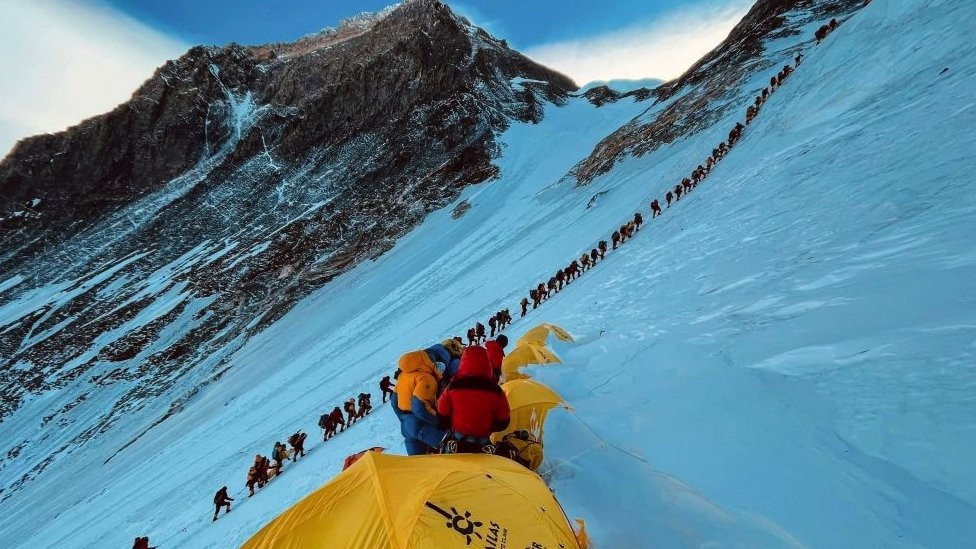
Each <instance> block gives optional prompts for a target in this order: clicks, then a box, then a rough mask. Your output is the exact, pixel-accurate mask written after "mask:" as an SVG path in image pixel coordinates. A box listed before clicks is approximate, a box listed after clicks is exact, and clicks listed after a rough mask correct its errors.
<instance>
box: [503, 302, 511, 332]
mask: <svg viewBox="0 0 976 549" xmlns="http://www.w3.org/2000/svg"><path fill="white" fill-rule="evenodd" d="M502 314H503V315H504V316H503V318H502V329H505V328H508V327H509V326H511V325H512V310H511V309H509V308H508V307H505V308H504V309H502Z"/></svg>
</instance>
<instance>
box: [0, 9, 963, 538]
mask: <svg viewBox="0 0 976 549" xmlns="http://www.w3.org/2000/svg"><path fill="white" fill-rule="evenodd" d="M923 4H924V5H923ZM974 14H976V10H973V9H972V7H971V5H970V4H969V2H967V1H965V0H955V1H948V0H945V1H938V0H933V1H928V2H925V3H920V2H905V1H902V0H874V1H873V2H872V3H871V4H870V5H869V6H867V7H866V8H865V9H863V10H862V11H861V12H859V13H857V14H856V15H855V16H854V17H853V18H852V19H851V20H850V21H848V22H846V23H845V24H844V25H842V26H841V27H840V28H839V29H838V30H837V31H836V32H835V33H834V34H833V35H831V36H830V37H829V38H828V39H827V41H825V42H824V44H823V45H821V46H820V47H817V48H808V49H807V50H806V54H807V55H806V59H805V61H804V63H803V65H802V66H801V67H800V69H799V70H798V72H797V73H796V74H795V75H793V76H792V77H791V79H790V80H789V82H788V83H787V84H786V85H785V87H784V88H782V89H781V90H779V91H777V92H776V93H775V94H774V96H773V97H772V99H771V100H770V101H769V102H768V103H767V105H766V106H765V107H764V109H763V111H762V113H761V114H760V116H759V118H758V119H757V121H756V122H755V123H754V124H753V125H752V126H750V127H749V128H748V129H747V131H746V133H745V136H744V138H743V140H742V141H741V142H740V144H738V145H737V146H736V148H735V149H734V150H733V151H732V153H731V154H730V155H729V156H728V157H727V158H726V159H725V160H724V161H723V162H722V163H721V164H720V165H719V166H718V167H717V169H715V170H714V171H713V172H712V174H711V176H710V177H709V178H708V179H707V180H706V182H705V183H704V184H703V185H702V186H700V187H699V188H698V189H697V190H695V191H694V192H693V193H691V195H689V196H688V197H686V198H684V199H682V200H681V201H680V202H679V203H678V204H677V205H676V206H673V207H672V208H671V209H670V210H667V211H665V215H664V216H663V217H662V218H659V219H655V220H653V221H651V220H650V215H649V214H647V213H646V205H647V199H648V197H650V196H652V195H660V194H661V193H662V192H663V191H664V190H665V187H666V186H668V184H669V183H670V184H673V182H674V181H676V180H678V179H680V177H681V176H683V175H684V174H685V173H686V172H689V171H690V170H691V169H692V168H693V167H694V166H695V165H697V164H698V163H699V162H701V161H702V160H703V159H704V157H705V155H706V154H707V153H708V151H711V148H712V147H713V146H715V145H716V144H717V143H718V142H719V141H721V140H722V138H723V137H724V134H725V133H727V131H728V129H729V128H730V127H731V126H732V125H733V123H734V120H735V118H734V117H732V116H731V115H730V117H729V118H727V119H726V120H724V121H723V122H722V123H720V124H719V125H717V126H716V127H714V128H712V129H711V130H709V131H705V132H702V133H701V134H698V135H695V136H694V137H692V138H688V139H685V140H682V141H679V142H677V143H674V144H673V145H671V146H665V147H662V148H660V149H658V150H657V151H656V152H654V153H653V154H650V155H647V156H645V157H642V158H639V159H629V160H626V161H623V162H620V163H618V164H617V166H616V168H615V169H614V170H613V171H611V172H610V173H608V174H606V175H604V176H601V177H599V178H597V180H596V181H594V182H593V183H592V184H590V185H588V186H585V187H582V188H572V186H571V185H570V184H566V183H563V184H560V185H556V184H555V182H556V181H558V180H560V179H561V178H562V176H563V175H564V174H565V173H566V171H567V170H568V169H569V168H571V167H572V166H573V165H574V164H575V162H577V161H578V160H579V159H580V158H581V157H583V156H585V155H586V154H588V153H589V152H590V150H591V149H592V147H593V145H594V144H595V143H596V142H597V141H598V140H599V139H600V138H601V137H602V136H604V135H606V134H607V133H609V132H610V131H612V130H613V129H615V128H616V127H618V126H619V125H620V124H622V123H623V122H625V121H626V120H628V119H629V118H630V117H632V116H634V115H635V114H637V113H639V112H640V111H642V110H643V109H644V108H646V105H647V103H644V104H635V103H633V101H632V100H631V99H626V100H623V101H621V102H618V103H615V104H610V105H606V106H604V107H602V108H600V109H597V108H595V107H593V106H591V105H590V104H589V103H588V102H586V101H585V99H582V98H578V99H575V100H573V101H571V102H570V103H569V104H568V105H566V106H564V107H559V108H556V107H552V108H550V109H549V110H548V111H547V112H546V117H545V120H544V121H543V122H542V123H541V124H539V125H517V126H513V127H512V128H511V129H510V130H509V131H508V132H507V134H506V135H505V143H506V149H505V151H504V155H503V157H502V158H501V160H500V161H499V162H500V166H501V168H502V178H501V179H500V180H499V181H494V182H491V183H486V184H483V185H479V186H477V187H473V188H469V189H467V190H466V191H465V192H464V194H463V196H462V197H461V198H460V199H459V200H468V201H470V203H471V205H472V208H471V210H470V211H469V212H468V213H467V214H465V215H464V216H463V217H461V218H460V219H459V220H453V219H451V215H450V212H451V210H452V208H451V207H448V208H445V209H444V210H442V211H439V212H436V213H434V214H433V215H431V216H430V217H429V219H428V220H427V221H426V222H425V223H424V224H423V225H422V226H421V227H419V228H418V229H416V230H415V231H413V232H412V233H410V234H409V235H407V236H406V237H404V238H402V239H401V240H400V241H399V242H398V243H397V246H396V247H395V248H394V249H393V250H392V251H390V252H389V253H387V254H386V255H384V256H382V258H380V260H379V261H375V262H370V263H366V264H362V265H360V266H359V267H357V268H356V269H355V270H353V271H352V272H350V273H347V274H346V275H343V276H341V277H339V278H338V279H336V280H335V281H334V282H333V283H330V284H329V285H328V286H326V287H325V288H323V289H322V290H321V291H319V292H317V293H316V294H314V295H312V296H311V297H309V298H308V299H306V300H305V301H304V302H303V303H301V304H300V305H299V306H297V307H296V308H295V309H294V310H292V311H291V312H290V313H289V314H288V315H286V316H285V317H284V318H282V319H281V320H280V321H279V322H277V323H276V324H274V325H273V326H271V327H270V328H269V329H268V330H266V331H265V332H263V333H262V334H261V335H259V336H258V337H255V338H254V339H252V340H251V341H250V342H249V343H248V344H247V345H245V347H244V348H243V349H242V350H241V351H240V352H238V353H237V354H236V355H235V356H234V357H233V358H232V360H233V362H234V365H233V367H232V368H229V369H228V370H227V372H226V374H225V375H224V376H223V377H222V378H221V379H220V380H219V381H218V382H215V383H212V384H210V385H209V386H208V387H207V388H206V389H205V390H203V391H201V392H200V394H199V395H198V396H197V397H196V398H195V399H193V400H191V401H190V402H188V403H187V404H186V405H185V408H184V409H183V410H181V411H180V412H179V413H177V414H175V415H173V416H171V417H170V418H169V419H167V420H166V421H164V422H162V423H161V424H159V425H158V426H156V427H154V428H152V429H150V430H149V431H148V433H147V434H146V435H145V436H143V437H142V438H141V439H139V440H138V441H137V442H135V443H133V444H132V445H130V446H128V447H127V448H125V449H124V450H123V451H122V452H120V453H118V454H117V455H116V456H115V457H114V458H113V459H112V460H111V461H109V462H108V463H103V462H104V461H105V460H106V459H107V458H108V457H109V456H111V455H113V454H115V452H116V451H117V450H118V449H119V448H120V447H121V446H123V445H124V444H125V442H127V441H123V440H113V439H111V438H110V437H103V438H100V439H96V440H95V441H93V442H91V443H90V444H89V446H88V451H87V452H86V453H85V454H84V455H79V454H76V455H75V456H74V457H73V458H72V460H71V462H70V463H61V462H56V463H54V464H52V465H51V468H50V470H49V471H47V472H45V476H43V477H41V478H44V479H46V481H45V482H40V481H35V482H33V483H31V484H30V485H28V486H25V487H24V488H23V489H22V490H21V491H19V492H17V493H15V494H14V495H13V496H12V497H11V498H10V499H8V500H6V501H4V502H3V503H2V504H0V545H3V546H5V547H11V546H13V547H124V546H126V545H125V544H126V543H131V540H132V538H134V537H135V536H137V535H149V536H150V537H151V540H152V543H153V544H154V545H156V544H158V545H160V546H162V547H233V546H237V545H239V544H240V543H241V542H243V541H244V540H246V539H247V538H249V537H250V536H251V535H252V534H253V533H254V532H256V531H257V530H258V529H259V528H261V527H262V526H263V525H264V524H265V523H266V522H267V521H269V520H271V519H272V518H273V517H274V516H276V515H277V514H279V513H280V512H281V511H283V510H284V509H286V508H287V507H288V506H290V505H292V504H293V503H295V502H296V501H298V500H299V499H301V498H302V497H303V496H305V495H306V494H307V493H309V492H310V491H312V490H314V489H315V488H316V487H318V486H320V485H321V484H322V483H324V482H326V481H328V480H329V479H330V478H331V477H332V476H334V475H335V474H336V473H337V472H338V471H339V469H340V464H341V461H342V458H343V457H345V456H346V455H347V454H350V453H352V452H355V451H358V450H361V449H362V448H365V447H368V446H372V445H377V444H378V445H383V446H387V447H389V448H391V449H392V450H394V451H398V452H399V451H402V445H401V440H400V438H399V436H398V432H399V429H398V425H397V423H396V421H395V418H394V416H393V414H392V413H391V412H390V410H389V409H388V406H380V405H379V398H378V397H377V399H376V405H377V406H376V408H377V409H376V411H375V412H374V413H373V414H372V415H371V416H369V417H368V418H367V419H366V420H364V421H363V422H362V423H361V424H360V425H357V426H355V427H353V428H352V429H351V430H350V431H347V432H346V433H343V434H341V435H340V436H339V437H338V438H336V439H335V440H333V441H330V442H328V443H325V444H321V443H313V444H310V446H311V453H310V455H309V457H308V458H306V459H305V460H302V461H299V462H298V463H297V464H296V465H294V466H292V467H290V468H289V469H288V470H286V472H285V473H284V475H283V476H282V477H280V478H278V479H276V480H274V481H272V483H271V484H270V485H269V486H268V487H266V488H265V489H264V490H262V491H260V492H258V494H257V495H256V496H254V497H253V498H247V497H246V494H245V493H244V488H243V482H244V477H245V473H246V471H247V467H248V465H249V463H250V462H251V460H252V459H253V457H254V454H255V453H258V452H260V453H262V454H267V453H269V452H270V450H271V446H272V444H273V443H274V441H275V440H284V439H285V438H286V437H287V435H288V434H289V433H291V432H293V431H294V430H295V429H297V428H299V427H301V428H304V429H305V430H306V431H308V432H309V433H310V442H311V441H313V440H314V441H317V440H319V436H320V435H319V431H318V430H317V429H316V428H315V422H316V419H317V417H318V415H319V414H320V413H323V412H325V411H327V409H330V408H331V406H332V405H334V404H336V403H339V402H340V401H341V400H342V399H343V398H345V397H348V396H350V395H353V394H355V393H358V392H359V391H362V390H370V391H372V392H373V393H374V394H376V392H377V390H376V385H375V382H376V381H377V380H378V379H379V378H380V377H381V376H382V375H384V374H387V373H390V372H391V369H392V368H391V365H392V364H393V363H394V362H395V361H396V359H397V357H398V356H399V355H400V354H401V353H402V352H404V351H407V350H411V349H414V348H418V347H421V346H426V345H427V344H429V343H431V342H432V341H434V340H436V339H441V338H443V337H447V336H450V335H453V334H459V333H462V331H463V329H465V328H466V327H467V326H468V325H469V324H470V323H471V322H473V320H472V319H474V318H479V319H482V318H484V317H486V316H487V314H489V313H491V312H494V311H495V310H497V309H499V308H502V307H505V306H510V307H512V309H513V311H514V312H516V316H517V308H516V303H517V301H518V298H519V297H520V296H521V295H523V293H524V292H525V291H526V290H527V289H528V287H529V285H530V284H531V283H535V282H538V281H539V280H543V279H547V278H548V277H549V276H550V273H551V272H552V271H554V270H555V269H556V268H557V267H559V266H561V265H565V264H566V263H567V262H568V261H569V260H570V259H571V258H573V257H574V256H576V255H578V254H579V253H580V252H582V251H583V250H584V249H586V250H588V249H589V248H590V247H592V246H593V245H594V244H595V243H596V241H597V240H599V238H601V237H603V238H605V237H606V235H607V234H608V233H609V232H610V231H611V229H612V228H613V226H614V225H618V224H619V223H621V222H623V221H625V220H626V219H627V218H628V217H629V216H631V215H632V214H633V212H634V211H635V209H636V208H637V207H638V206H640V207H641V208H644V209H645V219H646V221H647V223H646V225H645V228H644V229H643V230H641V231H640V233H638V235H637V236H636V238H635V239H634V240H633V241H631V242H629V243H627V244H625V245H624V246H623V247H622V249H620V250H618V251H614V252H611V253H610V254H608V255H607V259H606V261H605V262H603V263H601V264H600V265H599V266H598V267H597V268H596V269H595V270H593V271H591V272H587V273H586V274H585V275H584V276H583V277H582V278H581V279H580V280H579V281H577V282H574V283H573V284H571V285H570V286H569V287H568V289H566V290H564V291H563V292H562V293H560V294H559V295H558V296H557V297H556V298H555V299H553V300H552V301H551V302H548V303H546V304H544V305H543V306H542V308H541V309H540V310H538V311H534V312H532V314H531V317H530V318H529V319H528V320H527V321H520V320H517V321H516V323H515V324H514V325H513V327H512V329H511V330H510V332H511V333H510V334H509V336H510V338H511V339H512V340H513V341H514V340H515V339H516V338H517V336H518V335H520V334H521V333H522V332H523V331H524V330H525V329H527V328H528V327H530V326H532V325H534V324H535V323H537V322H540V321H549V322H555V323H557V324H560V325H562V326H564V327H566V328H567V329H569V330H570V331H571V332H572V333H574V334H575V335H576V336H577V337H578V340H577V342H576V343H575V344H571V345H570V344H560V345H559V346H557V347H556V351H557V352H558V353H559V354H560V356H561V357H562V358H563V359H564V362H565V364H562V365H557V366H552V367H546V368H543V367H537V368H534V369H532V370H531V372H532V373H533V375H534V376H536V378H537V379H540V380H541V381H543V382H545V383H547V384H549V385H550V386H552V387H553V388H555V389H556V390H557V391H558V392H560V393H561V394H562V395H563V396H564V397H565V398H566V399H567V400H568V401H569V403H570V404H571V405H572V407H573V412H572V413H570V412H567V411H559V410H557V411H554V412H553V413H552V414H551V415H550V420H549V424H548V427H547V431H546V443H547V446H546V458H547V459H546V462H545V463H544V464H543V467H542V469H543V472H544V473H545V476H546V477H547V478H548V479H550V481H551V486H552V487H553V489H554V491H555V493H556V496H557V497H558V498H559V499H560V501H561V502H562V503H563V505H564V507H565V508H566V511H567V513H568V514H569V516H570V517H577V516H578V517H583V518H585V519H586V520H587V525H588V529H589V531H590V534H591V536H592V537H593V538H594V539H595V541H596V542H597V543H598V546H599V547H701V546H738V547H792V546H809V547H831V548H833V547H922V546H925V547H962V546H967V545H971V544H972V543H973V540H974V539H976V459H974V458H976V436H974V434H976V402H974V401H976V360H974V359H976V307H974V305H976V303H974V301H976V285H974V283H973V281H974V280H976V246H974V235H976V197H974V195H973V192H972V189H973V183H972V175H971V173H972V169H973V166H976V142H974V141H976V137H974V134H973V132H972V131H971V128H973V127H976V99H974V96H973V93H972V90H973V89H974V88H976V67H974V60H976V51H974V49H976V47H974V45H973V42H972V40H971V36H970V35H971V30H972V29H973V28H976V17H974ZM807 38H808V37H806V36H804V37H794V38H793V40H795V41H799V40H806V39H807ZM783 61H784V62H785V59H784V60H783ZM944 68H947V69H948V70H946V71H943V69H944ZM763 78H768V75H757V77H756V79H755V82H754V85H757V86H758V85H760V84H758V82H760V81H762V80H763ZM744 109H745V105H742V108H741V109H739V108H736V109H735V112H736V113H741V112H742V111H744ZM597 193H602V194H600V196H599V198H598V199H597V200H596V201H595V202H593V205H592V207H590V208H587V204H589V203H590V199H591V197H593V196H594V195H596V194H597ZM7 284H10V282H7ZM174 291H176V289H174ZM44 398H45V397H43V396H41V397H37V400H36V401H35V402H32V403H30V406H31V407H32V409H34V410H38V411H39V413H40V411H42V410H43V409H44V406H43V399H44ZM154 417H155V416H140V417H134V418H132V421H136V422H144V423H146V427H149V424H150V423H151V421H152V420H153V419H154ZM4 474H10V475H19V474H20V472H19V471H5V472H4ZM224 484H226V485H228V486H229V487H230V488H231V493H232V495H233V496H234V497H236V498H237V500H236V501H235V507H234V510H233V512H232V513H230V514H229V515H227V516H222V517H221V519H220V520H219V521H218V522H217V523H216V524H212V523H211V521H210V517H211V514H212V511H213V510H212V506H211V496H212V495H213V493H214V491H216V489H217V488H219V487H220V486H221V485H224ZM404 489H405V490H408V489H409V487H404Z"/></svg>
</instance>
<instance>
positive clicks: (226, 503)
mask: <svg viewBox="0 0 976 549" xmlns="http://www.w3.org/2000/svg"><path fill="white" fill-rule="evenodd" d="M232 501H234V498H232V497H230V496H228V495H227V487H226V486H224V487H223V488H221V489H220V490H217V493H216V494H214V506H215V507H216V510H214V516H213V519H214V522H217V515H219V514H220V508H221V507H225V508H226V509H227V511H225V512H226V513H230V502H232Z"/></svg>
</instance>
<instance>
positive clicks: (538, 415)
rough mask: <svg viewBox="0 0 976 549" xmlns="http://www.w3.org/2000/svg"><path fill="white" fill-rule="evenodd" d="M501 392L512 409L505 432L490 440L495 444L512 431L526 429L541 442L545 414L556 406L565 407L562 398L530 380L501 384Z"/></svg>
mask: <svg viewBox="0 0 976 549" xmlns="http://www.w3.org/2000/svg"><path fill="white" fill-rule="evenodd" d="M502 390H503V391H505V396H507V397H508V405H509V406H510V407H511V409H512V421H511V422H510V423H509V425H508V428H507V429H506V430H504V431H501V432H498V433H495V434H493V435H492V437H491V438H492V440H494V441H496V442H497V441H499V440H501V438H502V437H503V436H505V435H506V434H508V433H511V432H512V431H518V430H519V429H527V430H528V431H529V432H530V433H532V435H533V436H535V439H536V440H538V441H540V442H541V441H542V426H543V424H544V423H545V421H546V414H548V413H549V410H551V409H552V408H554V407H556V406H565V402H564V401H563V398H562V397H561V396H559V395H558V394H556V392H555V391H553V390H552V389H550V388H549V387H546V386H545V385H543V384H541V383H539V382H538V381H533V380H531V379H513V380H511V381H506V382H505V383H502Z"/></svg>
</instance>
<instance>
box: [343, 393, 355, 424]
mask: <svg viewBox="0 0 976 549" xmlns="http://www.w3.org/2000/svg"><path fill="white" fill-rule="evenodd" d="M342 410H343V411H344V412H346V425H347V426H351V425H352V424H353V423H356V399H354V398H352V397H349V400H347V401H346V402H345V403H344V404H343V405H342Z"/></svg>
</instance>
